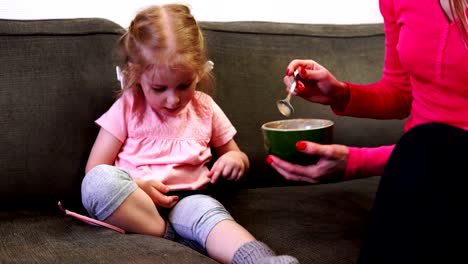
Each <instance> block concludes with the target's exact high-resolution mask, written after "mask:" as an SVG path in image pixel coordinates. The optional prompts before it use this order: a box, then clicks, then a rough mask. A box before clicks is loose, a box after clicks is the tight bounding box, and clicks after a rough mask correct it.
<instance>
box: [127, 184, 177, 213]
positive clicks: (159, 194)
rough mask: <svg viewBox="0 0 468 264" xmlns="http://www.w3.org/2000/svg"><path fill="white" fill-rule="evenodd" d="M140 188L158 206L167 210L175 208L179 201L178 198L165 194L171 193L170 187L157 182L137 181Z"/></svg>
mask: <svg viewBox="0 0 468 264" xmlns="http://www.w3.org/2000/svg"><path fill="white" fill-rule="evenodd" d="M135 182H136V184H137V185H138V187H140V188H141V189H142V190H143V191H144V192H145V193H146V194H148V195H149V197H150V198H151V200H153V202H154V203H155V204H156V205H157V206H161V207H165V208H171V207H173V206H174V205H175V204H176V203H177V202H178V201H179V197H178V196H175V195H173V196H166V195H164V194H165V193H167V192H169V187H168V186H167V185H165V184H163V183H162V182H160V181H157V180H136V181H135Z"/></svg>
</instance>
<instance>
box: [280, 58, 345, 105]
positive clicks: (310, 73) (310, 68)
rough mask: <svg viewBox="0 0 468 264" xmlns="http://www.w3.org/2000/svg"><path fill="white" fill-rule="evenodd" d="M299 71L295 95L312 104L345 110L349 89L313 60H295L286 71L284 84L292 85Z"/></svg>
mask: <svg viewBox="0 0 468 264" xmlns="http://www.w3.org/2000/svg"><path fill="white" fill-rule="evenodd" d="M296 69H299V75H298V79H299V80H298V83H297V89H296V90H295V91H294V95H297V96H300V97H302V98H304V99H306V100H309V101H311V102H315V103H320V104H324V105H331V106H334V107H338V109H344V108H345V107H346V105H347V103H348V101H349V88H348V86H347V85H346V83H344V82H341V81H338V80H337V79H336V78H335V77H334V76H333V75H332V74H331V73H330V72H329V71H328V70H327V69H326V68H325V67H323V66H322V65H320V64H318V63H317V62H315V61H313V60H293V61H291V62H290V63H289V65H288V67H287V69H286V76H285V77H284V83H285V84H286V86H287V87H288V88H287V89H288V90H289V86H290V85H291V83H292V78H291V76H292V75H293V72H294V71H295V70H296Z"/></svg>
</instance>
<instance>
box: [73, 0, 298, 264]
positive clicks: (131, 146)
mask: <svg viewBox="0 0 468 264" xmlns="http://www.w3.org/2000/svg"><path fill="white" fill-rule="evenodd" d="M119 47H120V51H121V52H122V55H123V56H124V58H125V62H126V64H125V65H124V66H123V77H124V78H123V80H124V82H123V91H122V93H121V96H120V98H119V99H118V100H117V101H116V102H115V103H114V104H113V106H112V107H111V108H110V109H109V110H108V111H107V112H106V113H105V114H104V115H102V116H101V117H100V118H99V119H98V120H97V121H96V123H97V124H98V125H99V126H100V127H101V129H100V132H99V134H98V136H97V138H96V141H95V143H94V146H93V148H92V150H91V154H90V156H89V159H88V163H87V166H86V176H85V178H84V179H83V183H82V201H83V205H84V207H85V208H86V210H87V211H88V213H89V214H90V215H91V216H92V217H93V218H95V219H98V220H100V221H104V222H106V223H108V224H111V225H114V226H117V227H119V228H122V229H124V230H126V231H129V232H134V233H141V234H148V235H153V236H158V237H166V238H169V239H172V240H176V241H179V242H181V243H184V244H185V245H188V246H191V247H192V248H194V249H197V250H199V251H202V252H204V253H207V254H208V255H209V256H210V257H212V258H213V259H215V260H217V261H219V262H222V263H298V261H297V259H295V258H293V257H290V256H284V255H283V256H275V254H274V253H273V252H272V250H271V249H269V248H268V247H267V246H266V245H265V244H264V243H262V242H260V241H257V240H255V238H254V237H253V236H252V235H251V234H250V233H249V232H248V231H247V230H245V229H244V228H243V227H242V226H240V225H239V224H237V223H236V222H235V221H234V220H233V218H232V217H231V215H230V214H229V213H228V212H227V211H226V209H225V208H224V207H223V206H222V205H221V204H220V203H219V202H218V201H216V200H215V199H213V198H212V197H210V196H208V195H204V194H194V195H188V196H185V197H183V196H177V195H168V192H169V191H180V190H184V191H185V190H206V188H207V186H208V185H209V184H210V183H215V182H216V181H217V179H218V178H219V177H223V178H225V179H228V180H238V179H239V178H241V177H242V176H243V175H244V174H245V172H246V171H247V169H248V168H249V161H248V158H247V156H246V155H245V154H244V153H243V152H242V151H241V150H240V149H239V148H238V146H237V144H236V142H235V141H234V140H233V137H234V135H235V133H236V130H235V129H234V127H233V126H232V124H231V123H230V121H229V120H228V118H227V117H226V115H225V114H224V113H223V112H222V111H221V109H220V108H219V106H218V105H216V103H215V102H214V101H213V99H212V98H211V97H210V96H208V95H207V94H205V93H203V92H200V91H196V89H195V88H196V87H197V86H203V84H204V85H205V86H204V87H205V88H206V87H207V86H206V85H208V86H209V84H211V83H212V82H211V81H210V79H211V74H210V71H211V67H212V65H211V62H209V61H208V60H207V55H206V47H205V43H204V38H203V36H202V33H201V30H200V28H199V27H198V25H197V23H196V21H195V19H194V18H193V16H192V15H191V13H190V10H189V9H188V8H187V7H186V6H183V5H175V4H171V5H164V6H154V7H150V8H147V9H145V10H143V11H141V12H140V13H138V14H137V16H136V17H135V19H134V20H133V21H132V22H131V24H130V27H129V29H128V32H127V33H126V34H125V35H123V36H122V38H121V41H120V43H119ZM211 148H213V149H214V151H215V152H216V154H217V156H219V158H218V159H217V160H216V162H214V164H213V166H212V168H211V169H208V168H207V166H206V163H207V162H209V161H210V159H211V157H212V155H211V152H210V149H211ZM176 193H177V192H176ZM166 194H167V195H166Z"/></svg>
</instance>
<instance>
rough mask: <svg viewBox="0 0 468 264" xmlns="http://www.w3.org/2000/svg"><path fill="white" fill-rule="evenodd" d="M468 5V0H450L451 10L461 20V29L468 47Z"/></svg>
mask: <svg viewBox="0 0 468 264" xmlns="http://www.w3.org/2000/svg"><path fill="white" fill-rule="evenodd" d="M467 7H468V1H467V0H450V11H451V12H452V14H453V15H454V17H455V18H458V19H459V21H460V31H461V35H462V39H463V42H464V43H465V46H466V47H467V48H468V17H467V14H466V8H467Z"/></svg>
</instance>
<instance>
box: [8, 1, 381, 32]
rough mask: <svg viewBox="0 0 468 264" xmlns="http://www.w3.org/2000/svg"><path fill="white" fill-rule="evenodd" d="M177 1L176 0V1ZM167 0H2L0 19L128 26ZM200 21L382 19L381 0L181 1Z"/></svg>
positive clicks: (350, 21)
mask: <svg viewBox="0 0 468 264" xmlns="http://www.w3.org/2000/svg"><path fill="white" fill-rule="evenodd" d="M174 1H177V0H174ZM174 1H166V0H125V1H123V0H114V1H112V0H0V18H13V19H40V18H68V17H104V18H108V19H111V20H113V21H114V22H116V23H119V24H120V25H122V26H124V27H127V26H128V24H129V23H130V20H131V19H132V18H133V16H134V15H135V13H136V12H137V11H138V10H139V9H141V8H142V7H145V6H148V5H151V4H161V3H168V2H174ZM179 2H180V3H185V4H188V5H189V6H191V8H192V12H193V14H194V15H195V18H196V19H197V20H205V21H241V20H251V21H278V22H291V23H310V24H327V23H329V24H360V23H379V22H382V18H381V16H380V12H379V7H378V2H379V1H378V0H294V1H288V0H282V1H280V0H181V1H179Z"/></svg>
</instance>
